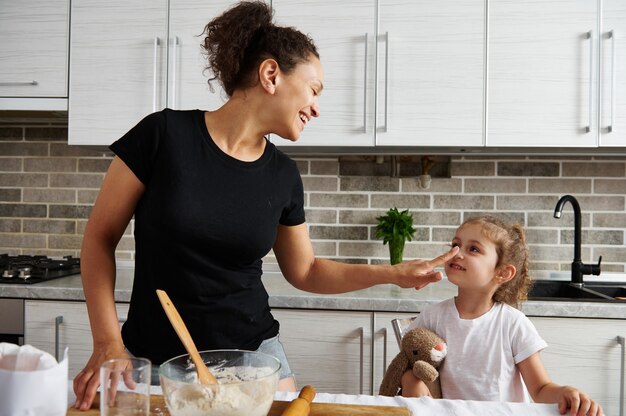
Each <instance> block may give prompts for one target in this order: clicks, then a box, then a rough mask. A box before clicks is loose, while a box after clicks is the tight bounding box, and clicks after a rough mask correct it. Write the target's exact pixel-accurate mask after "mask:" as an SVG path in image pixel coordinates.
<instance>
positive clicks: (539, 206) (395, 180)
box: [0, 121, 626, 274]
mask: <svg viewBox="0 0 626 416" xmlns="http://www.w3.org/2000/svg"><path fill="white" fill-rule="evenodd" d="M66 142H67V124H66V121H60V122H56V121H46V122H34V121H29V122H28V123H25V122H22V123H19V122H13V123H10V122H2V123H0V253H10V254H45V255H49V256H63V255H73V256H80V246H81V240H82V234H83V230H84V228H85V223H86V221H87V218H88V216H89V212H90V210H91V207H92V205H93V203H94V201H95V199H96V197H97V193H98V188H99V186H100V183H101V182H102V179H103V177H104V174H105V172H106V169H107V167H108V165H109V163H110V161H111V157H112V154H111V153H110V152H107V151H103V150H102V149H96V148H89V147H76V146H68V145H67V144H66ZM294 159H295V160H296V161H297V163H298V167H299V169H300V172H301V174H302V179H303V182H304V188H305V204H306V214H307V223H308V225H309V232H310V235H311V238H312V241H313V245H314V248H315V252H316V253H317V255H318V256H320V257H326V258H333V259H338V260H341V261H345V262H351V263H383V262H387V261H388V247H387V246H384V245H383V244H382V242H381V241H380V240H377V239H376V238H375V236H374V234H375V232H374V230H375V227H376V219H375V218H376V217H377V216H379V215H382V214H383V213H384V212H385V211H386V210H387V209H388V208H391V207H394V206H395V207H398V208H400V209H407V208H408V209H409V210H410V211H411V212H412V213H413V217H414V222H415V225H416V227H417V232H416V234H415V239H414V241H412V242H409V243H407V245H406V249H405V258H430V257H433V256H435V255H438V254H439V253H441V252H442V251H444V250H445V249H446V247H447V246H446V245H447V244H448V243H449V241H450V240H451V238H452V236H453V234H454V230H455V229H456V227H457V226H458V225H459V223H460V222H462V221H463V220H464V219H465V218H467V217H469V216H472V215H479V214H484V213H489V214H494V215H497V216H501V217H504V218H506V219H508V220H512V221H517V222H520V223H521V224H523V225H524V226H525V228H526V230H527V239H528V243H529V246H530V250H531V268H532V269H533V270H534V271H535V274H542V273H547V272H548V271H553V270H555V271H565V270H569V268H570V263H571V261H572V256H573V246H572V244H573V223H574V221H573V211H572V208H571V206H570V205H569V204H568V205H566V206H565V209H564V214H563V217H562V218H561V219H555V218H553V216H552V212H553V210H554V206H555V204H556V202H557V200H558V198H559V197H560V196H561V195H564V194H572V195H574V196H576V198H577V199H578V201H579V202H580V205H581V209H582V224H583V231H582V241H583V247H582V255H583V261H584V262H587V263H590V262H596V261H597V258H598V257H599V256H600V255H601V256H602V257H603V262H602V263H603V266H602V270H603V271H606V272H625V271H626V270H625V266H626V247H625V245H624V235H625V232H626V197H625V194H626V157H624V156H616V157H606V156H603V157H592V156H589V157H581V156H570V157H546V156H536V157H533V156H519V157H510V156H502V157H498V156H494V155H482V156H481V155H471V156H452V157H451V158H449V166H448V167H447V169H448V173H449V176H450V177H449V178H439V177H434V178H433V180H432V183H431V185H430V188H429V189H422V188H420V186H419V183H418V180H417V177H404V176H401V177H390V176H389V175H387V176H385V175H381V174H380V168H379V167H376V166H374V165H373V164H372V168H371V169H372V170H371V171H368V168H367V167H365V168H364V167H363V166H360V167H359V168H358V170H354V171H351V169H350V168H347V169H346V168H344V169H342V166H341V164H342V158H340V157H332V156H328V157H303V156H297V157H294ZM375 170H376V171H375ZM345 172H348V173H349V174H345ZM132 226H133V224H132V222H131V224H130V225H129V227H128V229H127V230H126V233H125V235H124V236H123V238H122V240H121V241H120V244H119V246H118V250H117V257H118V258H119V259H123V260H132V259H133V256H134V243H133V238H132ZM265 262H266V263H275V259H274V257H273V256H272V254H271V253H270V254H269V255H268V256H267V257H266V258H265Z"/></svg>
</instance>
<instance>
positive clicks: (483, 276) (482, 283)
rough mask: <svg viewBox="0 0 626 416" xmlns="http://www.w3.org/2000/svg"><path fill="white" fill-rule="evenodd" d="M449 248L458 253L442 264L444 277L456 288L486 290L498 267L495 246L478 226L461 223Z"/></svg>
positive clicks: (493, 281) (492, 281)
mask: <svg viewBox="0 0 626 416" xmlns="http://www.w3.org/2000/svg"><path fill="white" fill-rule="evenodd" d="M452 246H453V247H454V246H458V247H459V253H458V254H457V255H456V256H455V257H454V258H453V259H452V260H450V261H449V262H448V263H446V268H445V270H446V275H447V277H448V280H449V281H450V282H451V283H454V284H455V285H457V286H458V287H459V288H488V287H489V288H490V287H492V285H493V284H495V280H494V279H493V278H494V276H495V274H496V266H497V264H498V253H497V251H496V248H497V247H496V245H495V244H494V243H493V242H492V241H491V240H489V239H488V238H487V237H485V235H484V234H483V232H482V226H481V225H480V224H472V223H469V224H465V225H462V226H461V227H459V228H458V229H457V231H456V234H455V236H454V239H453V240H452Z"/></svg>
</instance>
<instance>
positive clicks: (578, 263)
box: [554, 195, 602, 286]
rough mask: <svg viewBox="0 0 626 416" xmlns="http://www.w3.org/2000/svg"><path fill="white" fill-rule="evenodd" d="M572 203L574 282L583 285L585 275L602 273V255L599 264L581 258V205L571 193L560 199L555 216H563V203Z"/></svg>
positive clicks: (555, 209)
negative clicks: (584, 261)
mask: <svg viewBox="0 0 626 416" xmlns="http://www.w3.org/2000/svg"><path fill="white" fill-rule="evenodd" d="M568 201H569V203H570V204H572V208H574V261H572V283H574V284H575V285H577V286H582V285H583V275H585V274H594V275H596V276H598V275H600V263H602V256H600V258H599V259H598V264H583V262H582V260H581V259H580V244H581V242H580V229H581V224H580V222H581V221H580V205H578V201H577V200H576V198H574V197H573V196H571V195H564V196H562V197H561V199H559V202H557V203H556V207H555V208H554V218H561V213H562V212H563V205H565V203H566V202H568Z"/></svg>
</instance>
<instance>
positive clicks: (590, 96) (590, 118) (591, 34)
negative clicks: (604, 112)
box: [585, 30, 593, 133]
mask: <svg viewBox="0 0 626 416" xmlns="http://www.w3.org/2000/svg"><path fill="white" fill-rule="evenodd" d="M585 39H589V125H588V126H587V127H585V132H586V133H590V132H591V124H592V114H593V30H590V31H589V32H587V33H586V34H585Z"/></svg>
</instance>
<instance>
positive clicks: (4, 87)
mask: <svg viewBox="0 0 626 416" xmlns="http://www.w3.org/2000/svg"><path fill="white" fill-rule="evenodd" d="M0 22H2V24H0V39H1V40H2V42H0V97H55V98H64V97H67V65H68V40H69V35H68V32H69V0H47V1H38V0H3V1H2V3H1V4H0Z"/></svg>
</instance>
